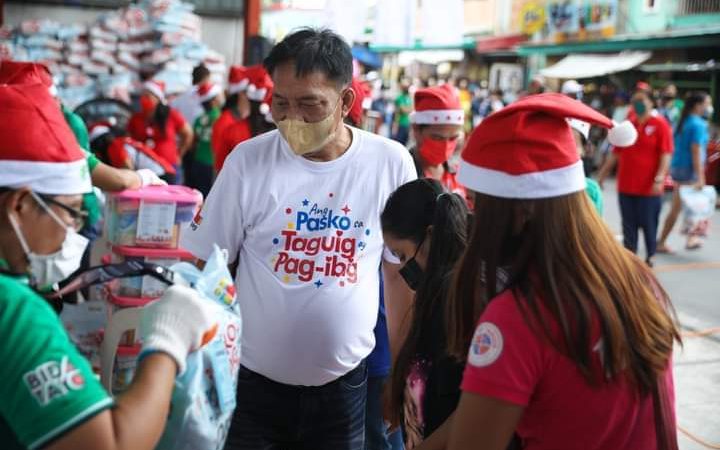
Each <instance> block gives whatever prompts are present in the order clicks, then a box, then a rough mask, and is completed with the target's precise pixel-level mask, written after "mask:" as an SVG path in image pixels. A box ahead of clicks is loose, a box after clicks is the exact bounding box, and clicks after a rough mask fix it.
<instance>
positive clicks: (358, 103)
mask: <svg viewBox="0 0 720 450" xmlns="http://www.w3.org/2000/svg"><path fill="white" fill-rule="evenodd" d="M350 88H351V89H352V90H353V91H355V102H354V103H353V104H352V106H351V107H350V112H348V117H350V120H352V121H353V123H354V124H356V125H358V126H359V125H360V122H361V121H362V113H363V106H364V105H363V103H364V102H365V99H366V98H367V97H369V96H370V87H369V86H368V85H367V83H364V82H362V81H361V80H360V79H359V78H353V79H352V83H351V84H350Z"/></svg>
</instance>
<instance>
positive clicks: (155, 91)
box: [143, 80, 166, 103]
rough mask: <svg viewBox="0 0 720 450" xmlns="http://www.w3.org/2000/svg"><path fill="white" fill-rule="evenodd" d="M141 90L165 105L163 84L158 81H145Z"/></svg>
mask: <svg viewBox="0 0 720 450" xmlns="http://www.w3.org/2000/svg"><path fill="white" fill-rule="evenodd" d="M143 88H145V90H146V91H148V92H150V93H151V94H152V95H154V96H155V97H157V98H158V100H160V102H161V103H165V101H166V100H165V82H164V81H160V80H147V81H146V82H145V83H144V84H143Z"/></svg>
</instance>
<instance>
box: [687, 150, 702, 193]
mask: <svg viewBox="0 0 720 450" xmlns="http://www.w3.org/2000/svg"><path fill="white" fill-rule="evenodd" d="M690 153H691V154H692V163H693V169H694V170H695V173H696V174H697V181H696V182H695V185H694V186H695V189H698V190H700V189H702V188H703V187H705V168H704V167H703V163H702V160H701V159H700V144H692V145H691V146H690Z"/></svg>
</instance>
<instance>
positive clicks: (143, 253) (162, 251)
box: [112, 245, 195, 261]
mask: <svg viewBox="0 0 720 450" xmlns="http://www.w3.org/2000/svg"><path fill="white" fill-rule="evenodd" d="M112 251H113V253H115V254H116V255H120V256H129V257H131V258H178V259H184V260H188V261H191V260H193V259H195V256H193V254H192V253H190V252H189V251H187V250H185V249H183V248H143V247H128V246H127V245H113V246H112Z"/></svg>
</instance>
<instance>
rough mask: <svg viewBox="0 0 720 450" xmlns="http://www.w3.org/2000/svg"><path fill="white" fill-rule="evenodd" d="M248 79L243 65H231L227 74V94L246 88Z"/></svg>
mask: <svg viewBox="0 0 720 450" xmlns="http://www.w3.org/2000/svg"><path fill="white" fill-rule="evenodd" d="M248 84H250V79H249V78H248V76H247V69H246V68H245V67H243V66H231V67H230V73H229V74H228V95H233V94H237V93H238V92H242V91H244V90H245V89H247V87H248Z"/></svg>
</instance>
